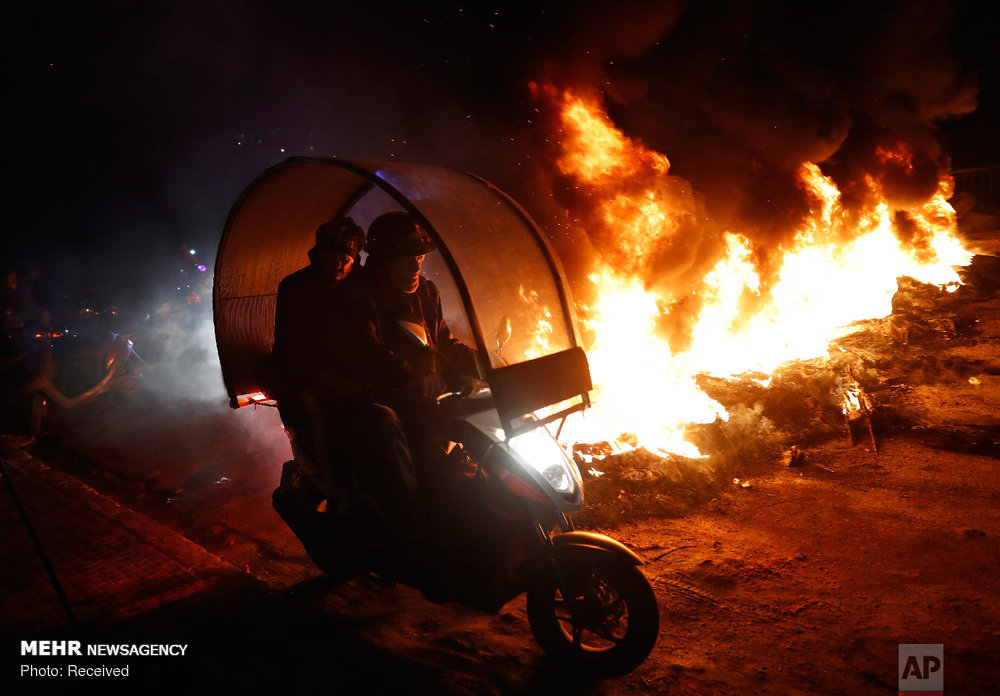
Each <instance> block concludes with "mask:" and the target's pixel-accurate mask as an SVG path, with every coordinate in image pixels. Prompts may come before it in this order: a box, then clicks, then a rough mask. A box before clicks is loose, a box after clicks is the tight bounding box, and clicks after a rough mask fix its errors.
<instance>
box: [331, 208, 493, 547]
mask: <svg viewBox="0 0 1000 696" xmlns="http://www.w3.org/2000/svg"><path fill="white" fill-rule="evenodd" d="M434 249H435V244H434V241H433V240H432V239H431V237H430V235H429V234H428V233H427V231H426V230H425V229H424V228H423V227H421V226H420V224H419V223H418V222H417V221H416V220H415V219H414V218H413V217H412V216H411V215H409V214H408V213H402V212H395V213H386V214H384V215H381V216H380V217H378V218H376V219H375V220H374V221H373V222H372V223H371V225H370V227H369V228H368V240H367V243H366V246H365V250H366V251H367V252H368V258H367V260H366V263H365V265H364V267H362V268H360V269H358V270H357V272H355V273H354V274H352V276H351V277H350V278H349V279H348V281H347V282H345V283H344V287H345V291H346V293H347V294H348V295H349V297H350V301H349V306H350V308H351V309H350V314H351V318H350V321H349V322H348V323H347V324H345V332H344V333H345V335H344V338H345V341H346V343H347V352H348V354H349V357H348V360H349V363H350V364H351V366H352V377H353V378H354V379H355V380H356V381H357V382H358V385H359V394H358V397H359V402H360V403H362V404H364V405H363V406H361V407H360V408H358V409H357V410H356V412H355V413H354V414H353V417H352V418H350V421H351V423H352V428H353V431H354V432H355V433H357V440H358V444H359V445H361V449H360V450H359V457H358V460H356V461H357V464H356V471H357V475H358V480H359V483H360V485H361V487H362V488H363V489H364V490H365V491H366V492H367V493H369V494H370V495H372V496H373V497H375V498H376V499H377V501H378V502H379V503H380V505H381V507H382V508H383V510H384V511H385V512H386V513H387V514H388V515H389V516H390V517H391V518H392V522H393V526H394V527H396V528H397V529H398V528H403V527H408V528H409V529H410V530H411V531H413V532H414V534H415V535H420V534H421V533H422V532H423V531H424V530H425V529H426V524H427V521H428V517H430V518H431V519H432V520H433V518H434V517H435V515H434V514H433V513H434V510H433V509H429V510H425V508H424V505H423V501H424V499H425V498H426V497H427V493H428V492H429V489H433V488H434V486H435V484H436V481H435V480H434V479H435V477H436V475H437V473H438V472H437V471H435V469H437V468H438V467H435V466H434V464H437V463H438V462H440V456H435V455H439V454H441V453H443V450H442V449H441V448H440V447H439V444H440V438H439V437H437V433H436V426H437V422H438V416H439V414H438V409H437V408H436V403H435V401H436V397H438V396H440V395H441V394H443V393H444V392H446V391H447V390H448V388H449V380H455V379H457V378H458V377H459V376H460V375H472V374H475V373H476V362H475V357H474V353H473V351H472V350H471V349H470V348H469V347H468V346H466V345H464V344H463V343H461V342H460V341H458V340H457V339H456V338H454V337H453V336H452V335H451V330H450V329H449V327H448V324H447V322H446V321H445V320H444V316H443V314H442V310H441V296H440V293H439V292H438V290H437V288H436V287H435V285H434V284H433V283H432V282H431V281H429V280H427V279H426V278H425V277H424V276H422V275H421V274H420V270H421V266H422V264H423V261H424V258H425V256H426V255H427V254H428V253H430V252H432V251H434ZM415 463H416V466H414V464H415ZM428 513H430V514H428Z"/></svg>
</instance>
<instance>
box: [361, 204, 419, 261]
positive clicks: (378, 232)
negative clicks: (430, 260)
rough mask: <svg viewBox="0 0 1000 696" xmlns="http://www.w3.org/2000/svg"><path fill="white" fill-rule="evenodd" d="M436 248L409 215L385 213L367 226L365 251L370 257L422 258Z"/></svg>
mask: <svg viewBox="0 0 1000 696" xmlns="http://www.w3.org/2000/svg"><path fill="white" fill-rule="evenodd" d="M436 248H437V245H435V244H434V240H433V239H431V236H430V235H429V234H428V233H427V230H425V229H424V228H423V227H421V226H420V224H419V223H418V222H417V221H416V220H414V219H413V216H412V215H410V214H409V213H385V214H384V215H379V216H378V217H377V218H375V220H373V221H372V224H371V225H369V226H368V242H367V244H365V251H367V252H368V253H369V254H371V255H372V256H422V255H423V254H427V253H430V252H432V251H434V250H435V249H436Z"/></svg>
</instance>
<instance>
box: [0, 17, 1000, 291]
mask: <svg viewBox="0 0 1000 696" xmlns="http://www.w3.org/2000/svg"><path fill="white" fill-rule="evenodd" d="M606 5H610V3H587V2H576V3H570V2H555V3H550V2H545V3H539V4H534V5H533V6H531V7H527V8H524V9H514V5H513V4H510V5H509V6H508V5H507V4H504V3H468V4H466V3H460V2H451V3H422V4H418V3H408V4H395V3H384V2H383V3H358V2H352V3H337V2H329V3H321V2H316V1H315V0H312V1H307V0H282V1H280V2H278V1H273V2H272V1H265V0H252V1H248V2H234V1H231V0H230V1H226V2H213V1H204V0H202V1H192V0H175V1H173V2H162V1H157V0H153V1H151V2H129V3H126V2H51V3H21V4H19V7H18V9H16V10H13V14H9V15H8V19H7V21H6V22H5V25H6V26H7V29H8V39H9V40H8V42H7V45H6V47H5V49H4V54H5V55H4V61H3V62H4V82H5V93H6V97H7V98H6V99H5V100H4V101H5V105H6V106H5V114H4V121H5V124H6V127H5V128H4V135H5V136H6V137H5V140H6V145H7V156H6V157H5V158H4V162H5V167H6V169H7V172H6V176H5V181H6V182H7V183H6V188H7V195H6V196H5V200H6V202H7V212H8V218H7V222H6V230H5V232H4V242H3V247H4V248H3V253H4V258H5V263H6V265H8V266H11V265H14V266H20V267H22V268H26V269H32V270H36V271H38V272H39V273H40V276H39V281H38V282H39V284H42V283H46V284H47V286H48V287H50V288H51V287H53V286H54V285H59V286H60V291H61V292H71V293H74V292H75V293H84V294H85V293H90V294H95V293H96V294H98V295H99V294H102V293H103V294H104V295H108V296H109V297H106V298H104V299H106V300H108V301H121V300H116V298H115V297H114V296H115V295H116V294H120V293H125V292H132V293H133V294H134V296H137V297H141V296H145V295H152V294H154V293H155V285H156V282H157V281H156V278H158V274H159V272H160V270H161V269H162V268H164V267H169V266H170V264H171V263H173V259H174V258H175V257H176V256H177V254H178V253H179V249H180V248H181V246H182V245H188V246H192V247H195V248H199V249H204V250H207V251H204V252H200V256H203V257H204V258H205V259H206V260H209V261H210V260H211V258H212V257H213V256H214V247H215V246H216V245H217V243H218V238H219V235H220V234H221V230H222V226H223V223H224V221H225V216H226V213H227V212H228V209H229V207H230V206H231V205H232V203H233V202H234V200H235V199H236V196H237V195H238V194H239V192H240V191H241V190H242V189H243V187H244V186H246V184H248V183H249V182H250V181H251V180H252V179H253V178H254V177H255V176H256V175H257V174H259V173H260V172H261V171H263V170H264V169H265V168H267V167H268V166H271V165H273V164H276V163H278V162H280V161H282V160H283V159H284V158H285V157H287V156H291V155H317V156H320V155H322V156H326V155H336V156H338V157H343V158H359V159H371V160H380V159H389V158H395V159H398V160H402V161H415V162H428V163H435V164H444V165H449V166H456V167H461V168H464V169H468V170H470V171H474V172H476V173H478V174H480V175H482V176H485V177H486V178H487V179H489V180H491V181H493V182H494V183H496V184H497V185H499V186H500V187H501V188H503V189H505V190H507V191H509V192H510V193H511V194H513V195H514V196H515V198H517V199H518V200H520V201H521V202H522V204H524V205H525V207H526V208H527V209H528V210H529V212H531V213H532V214H533V215H534V216H535V217H536V219H537V220H538V221H539V222H540V224H541V225H542V226H543V228H544V229H545V231H546V232H547V233H549V234H550V235H551V236H552V237H553V238H554V239H555V241H556V242H557V245H558V243H559V237H560V235H561V234H563V232H562V231H561V225H562V221H561V218H560V209H559V207H558V205H555V204H554V203H553V201H555V200H558V196H557V197H556V198H555V199H553V198H552V197H551V196H550V195H549V194H550V190H547V187H548V186H549V183H550V182H549V180H548V176H547V174H546V171H547V168H546V166H545V162H544V160H545V158H546V156H547V155H548V152H547V148H546V143H545V138H546V137H549V136H551V135H552V133H551V132H549V131H548V129H547V128H548V127H547V121H546V118H545V114H543V113H539V112H538V111H537V109H538V107H539V106H540V105H539V104H538V103H536V102H535V101H534V100H533V98H532V97H531V94H530V91H529V89H528V83H529V82H530V81H531V80H538V79H541V78H543V77H549V78H552V79H556V80H557V81H562V82H564V83H585V84H588V85H589V86H592V87H599V88H601V89H603V90H605V91H606V92H607V93H608V95H609V104H610V106H609V110H610V112H611V114H612V115H613V116H614V117H615V119H616V121H617V122H619V123H620V124H621V125H622V126H623V127H625V128H626V130H627V131H629V132H630V133H634V134H636V135H639V136H641V137H642V138H643V139H644V140H645V141H646V142H648V143H650V144H651V145H653V146H656V147H662V148H663V149H664V150H665V151H666V152H667V154H668V155H669V156H671V158H672V160H673V161H674V164H675V168H676V169H677V171H678V172H679V173H681V174H682V175H684V176H689V177H691V178H692V181H693V182H694V183H696V185H697V178H698V173H697V170H699V169H701V171H705V170H704V168H701V167H700V164H701V160H700V159H699V156H700V154H701V153H702V152H703V151H704V147H709V146H708V145H707V144H706V143H710V142H711V143H717V142H718V138H716V137H714V135H713V134H712V133H711V132H710V131H705V132H704V133H702V134H694V135H693V134H692V133H691V132H690V129H689V130H687V131H685V130H684V124H685V123H687V122H691V123H698V122H700V120H706V119H704V114H705V113H706V112H704V111H702V110H701V109H703V108H704V106H703V104H704V100H705V99H704V94H707V93H709V92H710V91H711V89H712V85H711V84H710V82H711V79H714V78H715V77H717V76H718V75H719V74H720V73H719V72H718V71H717V70H714V69H713V70H705V69H704V66H707V65H718V64H719V61H720V60H729V61H730V64H731V65H734V66H735V67H733V68H732V69H729V70H730V72H728V73H726V74H727V75H728V78H727V82H726V84H725V85H722V86H720V88H719V90H722V89H737V88H738V89H739V90H741V94H742V90H746V91H747V92H749V93H750V94H751V95H752V94H754V93H756V94H759V97H760V98H759V99H757V100H755V99H753V98H746V95H745V94H744V95H743V97H741V101H740V102H739V103H740V109H741V110H742V111H743V112H741V113H739V114H736V115H735V118H738V119H742V120H743V121H745V122H746V123H749V124H751V125H752V124H753V123H755V119H757V121H759V122H764V121H763V117H762V116H760V117H758V116H756V115H755V114H754V113H750V112H751V111H753V110H754V109H755V108H756V107H754V104H756V103H757V102H759V103H760V108H761V109H763V110H766V109H767V108H768V107H769V106H771V105H773V104H775V103H780V102H781V101H782V98H781V95H782V94H784V91H783V90H785V81H787V80H789V79H792V80H793V81H794V80H795V79H802V80H804V81H805V82H809V83H810V84H812V83H813V76H815V75H823V76H824V78H823V79H825V80H828V81H829V89H827V90H826V91H825V92H824V95H823V100H825V101H823V102H816V103H814V104H812V105H813V106H815V105H816V104H819V106H817V107H816V110H817V111H825V110H827V106H826V105H827V104H833V100H840V101H839V102H838V103H839V104H840V105H841V107H842V109H841V110H842V112H843V114H844V117H845V118H847V119H849V120H850V122H851V123H858V122H862V121H865V120H866V119H868V120H871V119H874V120H876V121H877V120H878V119H880V118H883V116H884V114H886V113H888V111H886V110H885V109H883V108H882V107H883V106H884V105H885V104H886V103H887V100H888V101H891V100H896V102H898V103H894V106H893V111H892V113H893V114H895V113H897V112H899V111H900V110H902V111H904V112H906V113H910V112H911V111H917V110H919V111H920V112H921V113H922V114H927V113H928V111H927V104H935V105H938V104H940V105H941V108H940V109H939V111H938V112H934V114H933V116H932V117H931V118H929V119H927V120H928V123H929V126H928V127H929V128H930V132H932V133H933V135H934V137H936V138H937V139H938V140H939V141H940V142H941V143H943V146H944V150H943V152H945V153H950V156H951V160H952V165H953V166H954V167H956V168H958V167H968V166H980V165H988V164H997V163H1000V148H998V138H997V137H996V125H995V124H996V121H997V115H998V114H1000V108H998V105H997V92H998V90H997V65H996V64H997V57H996V55H995V49H994V46H995V44H994V38H995V37H993V36H991V35H990V32H991V28H990V27H991V24H990V22H987V21H986V19H985V18H984V17H981V16H979V15H978V12H979V9H978V8H979V7H981V4H980V3H971V2H970V3H959V4H957V5H955V6H954V9H953V12H951V13H943V12H941V11H939V10H936V9H934V10H932V9H928V10H927V21H926V22H923V24H922V25H921V26H922V27H923V29H921V31H920V32H917V33H918V34H920V38H919V41H917V42H916V45H915V46H913V47H909V48H907V49H906V50H904V51H903V52H902V54H900V52H899V51H898V50H896V48H894V47H898V46H900V45H905V44H906V36H902V37H901V36H900V34H899V31H898V25H897V24H893V23H892V22H891V21H890V20H889V18H891V17H893V16H895V14H897V13H898V12H899V11H901V10H902V8H906V7H911V6H921V7H923V6H924V5H926V7H927V8H938V7H940V6H941V5H942V3H926V4H922V3H857V4H851V3H847V4H843V3H836V7H833V6H831V7H828V8H824V9H823V10H818V9H812V10H802V9H801V8H800V7H799V3H794V4H793V3H788V4H787V5H786V4H784V3H767V4H764V3H759V5H760V7H761V8H765V7H766V8H767V9H758V8H757V6H756V5H755V4H753V3H746V2H722V3H691V4H690V6H689V5H687V4H685V3H663V2H660V3H631V4H629V5H628V6H627V9H625V10H622V9H621V8H611V7H607V6H606ZM831 5H833V4H831ZM928 25H930V27H931V28H930V29H927V26H928ZM893 27H896V29H893ZM883 35H885V36H887V37H888V38H887V39H886V40H885V42H883V40H882V38H881V37H882V36H883ZM882 45H888V46H889V47H890V48H889V49H887V51H885V52H889V53H892V55H893V56H895V58H894V60H895V63H893V62H892V61H888V62H889V63H890V64H893V65H895V66H896V67H895V68H894V69H895V70H896V73H895V77H894V76H893V74H890V73H886V75H887V77H886V78H885V79H886V80H889V81H890V82H892V84H891V85H890V86H889V88H887V89H886V90H885V91H884V92H882V91H880V90H879V89H878V86H879V85H880V83H879V80H880V79H882V75H881V74H880V73H879V72H878V70H871V69H869V68H868V67H866V64H865V63H864V62H863V61H864V60H866V59H868V58H870V57H871V56H873V55H874V56H876V57H875V58H874V60H875V61H876V62H877V61H879V60H881V58H879V56H880V55H881V53H883V52H880V51H875V50H873V48H872V47H873V46H882ZM907 51H909V53H907ZM899 55H903V56H904V60H909V59H910V58H906V56H908V55H911V56H912V60H913V64H914V69H913V72H914V74H915V75H916V76H917V77H916V79H913V80H910V81H909V82H912V83H914V84H915V85H919V86H920V87H919V88H918V87H914V86H909V83H908V84H907V85H903V86H900V81H899V80H898V79H896V78H897V77H898V76H899V73H900V71H899V70H898V66H899V64H900V61H899V60H898V58H899ZM939 55H940V56H947V57H948V58H947V59H946V60H945V59H938V58H937V56H939ZM775 66H777V67H775ZM922 71H926V73H927V75H926V76H924V75H923V74H922ZM903 72H905V71H903ZM789 75H792V76H793V77H792V78H789ZM705 76H708V80H709V84H708V85H707V86H706V85H705V84H702V85H701V88H706V87H707V89H704V91H699V89H695V88H694V85H695V84H696V83H697V81H698V80H701V81H702V82H703V83H704V81H705V79H706V77H705ZM795 76H798V78H796V77H795ZM894 80H895V81H894ZM893 81H894V82H893ZM861 84H863V85H864V86H865V89H863V90H862V89H858V88H856V86H857V85H861ZM873 85H874V86H873ZM928 85H929V86H931V87H935V88H939V89H940V91H941V97H940V98H938V97H934V98H933V99H930V100H927V99H924V97H923V96H919V95H917V96H915V95H916V93H917V92H919V91H920V89H922V88H923V87H925V86H928ZM977 86H978V88H979V93H978V96H977V95H976V87H977ZM689 87H690V89H689ZM758 87H759V90H758ZM685 90H687V92H685ZM719 90H717V92H718V91H719ZM907 90H909V91H910V92H907ZM804 93H805V94H806V95H807V96H806V101H807V102H808V98H810V97H809V94H810V93H809V92H808V90H807V91H806V92H804ZM685 94H689V95H690V96H691V99H690V100H685V99H683V98H682V97H684V96H685ZM776 95H777V96H776ZM831 95H832V96H831ZM797 96H798V97H799V98H801V97H802V95H801V94H799V95H797ZM935 100H937V101H935ZM687 101H690V102H691V104H692V106H691V107H690V109H687V110H686V111H685V110H684V109H680V108H678V106H677V104H678V103H686V102H687ZM977 101H978V103H979V107H978V109H977V110H976V111H974V112H972V113H965V112H968V111H969V110H970V109H971V108H972V106H973V105H974V104H975V103H976V102H977ZM788 103H789V104H792V105H793V106H794V104H795V103H796V102H794V101H792V102H788ZM914 104H917V105H918V106H919V108H918V107H917V106H913V105H914ZM809 105H810V104H809V103H807V106H809ZM873 105H874V106H873ZM841 107H837V108H841ZM911 107H912V108H911ZM830 108H831V109H833V110H836V109H835V108H834V107H832V106H831V107H830ZM935 108H937V107H935ZM800 112H801V113H805V114H806V116H805V117H804V118H808V117H809V116H808V114H809V108H803V109H797V108H788V109H785V118H788V114H792V115H793V116H794V114H796V113H800ZM861 112H864V113H861ZM959 112H961V113H959ZM872 114H874V116H873V115H872ZM768 117H770V116H768ZM885 118H889V119H890V120H891V119H892V118H893V117H890V116H885ZM685 119H686V120H685ZM668 120H669V123H668ZM707 120H708V121H710V120H711V119H707ZM775 128H776V129H777V126H776V127H775ZM748 130H752V129H750V128H748ZM802 130H808V129H807V128H803V129H802ZM816 132H824V133H825V131H823V130H822V129H820V130H819V131H816ZM827 135H829V134H827ZM755 142H756V141H755ZM685 144H686V145H685ZM703 144H705V145H704V147H703V146H702V145H703ZM671 146H673V147H674V151H671V149H670V148H671ZM784 146H785V145H784V144H775V145H773V146H771V145H768V144H764V145H761V147H773V148H778V147H784ZM741 147H743V146H742V145H740V144H739V143H737V144H735V145H734V147H733V150H734V152H737V153H738V152H741ZM744 149H745V148H744ZM946 156H947V154H945V155H942V157H946Z"/></svg>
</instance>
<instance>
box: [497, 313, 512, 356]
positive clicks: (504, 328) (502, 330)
mask: <svg viewBox="0 0 1000 696" xmlns="http://www.w3.org/2000/svg"><path fill="white" fill-rule="evenodd" d="M509 340H510V317H509V316H507V315H506V314H504V315H503V316H502V317H500V325H499V326H497V355H499V356H500V357H501V358H502V357H503V347H504V346H505V345H507V341H509Z"/></svg>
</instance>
